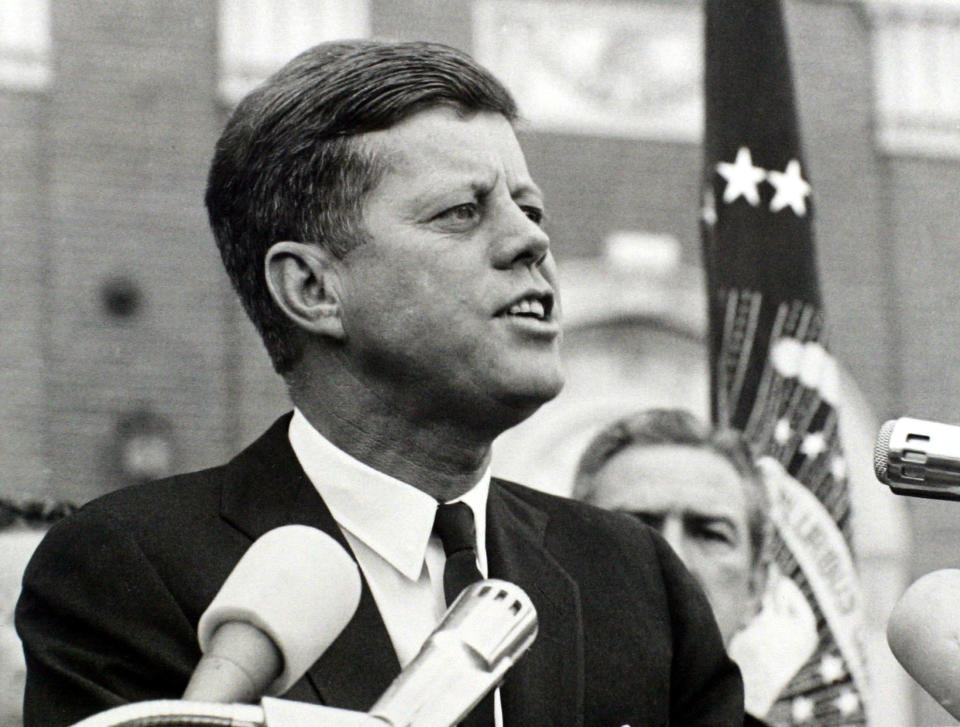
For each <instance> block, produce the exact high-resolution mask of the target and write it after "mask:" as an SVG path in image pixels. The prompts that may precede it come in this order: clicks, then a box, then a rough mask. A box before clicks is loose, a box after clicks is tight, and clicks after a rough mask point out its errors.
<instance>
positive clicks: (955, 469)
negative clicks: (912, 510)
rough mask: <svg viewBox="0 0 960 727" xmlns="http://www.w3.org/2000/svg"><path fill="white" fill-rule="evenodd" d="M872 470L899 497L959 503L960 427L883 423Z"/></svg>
mask: <svg viewBox="0 0 960 727" xmlns="http://www.w3.org/2000/svg"><path fill="white" fill-rule="evenodd" d="M873 469H874V473H875V474H876V476H877V479H878V480H880V482H882V483H884V484H886V485H889V486H890V489H891V490H893V491H894V492H896V493H897V494H898V495H911V496H915V497H931V498H936V499H941V500H960V427H958V426H954V425H951V424H941V423H939V422H931V421H926V420H924V419H912V418H910V417H901V418H900V419H893V420H891V421H888V422H886V423H884V425H883V426H882V427H881V428H880V432H879V434H878V435H877V443H876V446H875V447H874V457H873Z"/></svg>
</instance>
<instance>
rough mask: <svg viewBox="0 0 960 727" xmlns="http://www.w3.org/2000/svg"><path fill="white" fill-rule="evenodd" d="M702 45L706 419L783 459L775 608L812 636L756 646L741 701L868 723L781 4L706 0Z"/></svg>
mask: <svg viewBox="0 0 960 727" xmlns="http://www.w3.org/2000/svg"><path fill="white" fill-rule="evenodd" d="M705 48H706V64H705V95H706V129H705V137H704V187H703V206H702V209H701V220H702V224H701V230H702V235H703V254H704V264H705V269H706V274H707V287H708V301H709V303H708V305H709V346H710V376H711V386H710V390H711V414H712V418H713V420H714V423H715V424H718V425H724V426H730V427H733V428H736V429H738V430H741V431H742V432H744V433H745V435H746V437H747V438H748V439H749V440H750V441H751V442H752V444H753V445H754V447H755V448H756V450H757V452H758V453H759V454H760V455H764V456H765V458H766V459H767V460H768V462H769V461H771V460H775V461H776V462H777V463H779V465H778V466H777V469H776V471H777V472H778V473H779V476H769V477H768V488H769V491H770V497H771V519H772V521H773V525H774V535H773V543H772V547H771V551H770V554H771V558H772V562H773V563H774V566H775V569H776V572H777V573H779V574H780V576H782V579H780V580H781V581H783V582H781V585H782V586H783V588H781V594H786V595H782V596H781V605H782V600H783V598H787V599H788V600H789V598H794V599H795V600H794V602H795V603H800V604H802V606H803V609H801V610H804V613H806V614H807V617H805V619H804V618H801V619H800V620H799V621H798V623H805V624H807V625H806V626H805V627H804V629H806V630H808V631H809V638H805V637H804V636H803V634H801V633H798V632H797V630H794V632H791V633H786V632H785V631H784V629H783V628H781V632H780V633H779V634H778V633H776V631H775V630H774V631H769V632H768V633H767V634H766V635H765V636H764V638H766V639H767V642H766V644H765V645H764V646H765V648H766V650H767V651H768V653H771V654H777V655H778V658H777V659H776V661H775V662H774V661H773V660H771V666H770V668H769V669H766V670H764V671H763V673H759V674H758V673H753V674H751V664H749V663H743V664H741V668H742V669H743V671H744V679H745V684H746V687H747V704H748V707H750V706H751V692H753V693H757V692H762V691H763V688H764V687H765V688H766V690H767V692H769V695H768V696H767V697H762V696H761V697H760V698H759V699H754V700H753V702H754V706H755V707H756V706H757V704H760V708H761V709H762V710H763V714H758V715H757V716H760V717H764V718H765V719H766V720H767V721H768V722H770V723H771V724H774V725H804V726H812V727H827V726H830V727H834V726H839V725H864V724H867V716H866V711H865V705H864V694H865V690H866V677H865V673H864V671H865V670H864V665H863V659H862V655H861V649H860V643H859V639H860V634H859V629H860V613H861V607H862V602H861V596H860V591H859V588H858V586H857V579H856V572H855V569H854V564H853V558H852V554H851V530H850V498H849V492H848V488H847V480H846V467H845V461H844V459H843V452H842V449H841V444H840V438H839V431H838V416H837V403H838V401H837V400H838V389H839V383H838V373H837V367H836V363H835V361H834V359H833V358H832V357H831V356H830V353H829V352H828V350H827V345H826V335H825V331H826V328H825V325H824V312H823V307H822V304H821V296H820V289H819V283H818V279H817V268H816V255H815V250H814V239H813V228H812V215H813V204H812V192H813V189H812V186H811V183H810V180H809V178H808V170H807V168H806V166H805V164H804V160H803V155H802V154H801V146H800V133H799V129H798V121H797V114H796V110H795V107H794V93H793V82H792V77H791V69H790V59H789V52H788V45H787V39H786V34H785V29H784V22H783V13H782V9H781V7H780V4H779V2H778V0H706V44H705ZM767 471H768V472H772V471H773V470H771V469H770V468H768V470H767ZM774 581H775V582H778V581H777V579H774ZM784 582H785V583H784ZM787 586H789V587H787ZM790 594H794V595H793V596H791V595H790ZM769 600H770V599H768V601H769ZM773 600H776V599H773ZM766 602H767V601H765V603H766ZM787 610H792V611H794V612H796V611H797V609H795V608H792V609H787ZM801 630H802V629H801ZM763 651H764V649H763V648H761V649H759V652H758V653H763ZM791 659H793V661H792V662H791ZM787 667H789V668H787ZM785 669H786V673H783V672H784V670H785ZM778 671H779V672H780V673H778ZM757 685H759V687H760V688H755V689H752V688H751V687H757Z"/></svg>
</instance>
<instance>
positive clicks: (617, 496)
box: [593, 444, 760, 643]
mask: <svg viewBox="0 0 960 727" xmlns="http://www.w3.org/2000/svg"><path fill="white" fill-rule="evenodd" d="M594 487H595V489H594V496H593V503H594V504H596V505H599V506H600V507H604V508H607V509H611V510H622V511H624V512H628V513H630V514H632V515H635V516H636V517H638V518H640V519H641V520H643V521H644V522H646V523H647V524H648V525H650V526H652V527H653V528H655V529H656V530H658V531H660V533H661V534H662V535H663V536H664V538H665V539H666V541H667V542H668V543H670V545H671V546H672V547H673V549H674V550H675V551H676V553H677V555H679V556H680V559H681V560H682V561H683V563H684V565H686V566H687V568H688V569H689V570H690V572H691V573H692V574H693V576H694V577H695V578H696V579H697V581H699V582H700V585H701V586H702V587H703V589H704V591H706V594H707V598H708V600H709V601H710V605H711V606H712V607H713V612H714V615H715V616H716V618H717V623H718V624H719V626H720V633H721V635H722V636H723V640H724V643H729V641H730V639H731V638H732V637H733V635H734V634H735V633H736V632H737V631H738V630H739V629H740V628H742V627H743V626H744V625H745V623H746V621H747V620H748V619H749V618H750V617H752V616H753V614H754V613H755V610H756V607H757V604H758V599H759V597H760V594H759V593H757V584H758V582H759V579H758V578H757V577H756V576H757V574H755V573H754V572H753V568H754V563H753V559H752V556H751V553H752V550H751V543H750V535H749V527H748V522H747V501H746V495H745V493H744V489H743V488H744V484H743V482H742V481H741V477H740V475H739V473H738V472H737V471H736V470H735V469H734V468H733V466H732V465H731V464H730V463H729V462H728V461H727V460H726V459H724V458H723V457H721V456H719V455H718V454H716V453H714V452H711V451H709V450H706V449H703V448H700V447H691V446H683V445H667V444H665V445H650V446H635V447H628V448H627V449H625V450H624V451H622V452H620V453H619V454H617V455H616V456H614V457H613V458H612V459H611V460H610V461H609V462H608V463H607V464H606V465H605V466H604V468H603V469H602V470H600V472H598V473H597V475H596V478H595V481H594Z"/></svg>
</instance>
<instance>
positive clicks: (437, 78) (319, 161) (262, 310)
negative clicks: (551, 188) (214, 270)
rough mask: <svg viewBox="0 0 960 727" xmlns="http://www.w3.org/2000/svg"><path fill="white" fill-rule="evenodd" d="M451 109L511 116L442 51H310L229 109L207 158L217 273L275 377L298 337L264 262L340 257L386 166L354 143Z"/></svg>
mask: <svg viewBox="0 0 960 727" xmlns="http://www.w3.org/2000/svg"><path fill="white" fill-rule="evenodd" d="M440 106H446V107H450V108H452V109H454V110H456V111H457V112H458V113H460V114H462V115H463V116H465V117H466V116H469V115H471V114H473V113H477V112H481V111H489V112H495V113H499V114H501V115H503V116H504V117H505V118H507V119H508V120H509V121H510V122H514V121H515V120H516V118H517V107H516V104H515V103H514V100H513V98H512V97H511V96H510V94H509V92H507V90H506V89H505V88H504V87H503V85H502V84H500V82H499V81H497V80H496V79H495V78H494V77H493V76H492V75H491V74H490V73H489V72H488V71H487V70H485V69H484V68H482V67H481V66H479V65H478V64H477V63H476V62H475V61H474V60H473V59H472V58H470V56H468V55H467V54H465V53H462V52H461V51H458V50H456V49H454V48H451V47H449V46H445V45H441V44H438V43H424V42H397V43H384V42H376V41H369V40H353V41H341V42H333V43H324V44H321V45H318V46H315V47H313V48H311V49H309V50H307V51H305V52H303V53H301V54H300V55H299V56H297V57H296V58H294V59H293V60H292V61H290V62H289V63H288V64H287V65H286V66H284V67H283V68H282V69H280V70H279V71H278V72H277V73H275V74H274V75H273V76H271V77H270V78H269V79H268V80H267V81H266V82H265V83H264V84H263V85H261V86H260V87H259V88H257V89H255V90H254V91H252V92H251V93H250V94H249V95H248V96H247V97H246V98H244V99H243V100H242V101H241V102H240V104H239V105H238V106H237V108H236V109H235V110H234V112H233V114H232V116H231V118H230V120H229V121H228V122H227V125H226V128H225V129H224V131H223V134H222V135H221V137H220V139H219V141H218V143H217V146H216V151H215V153H214V157H213V162H212V164H211V167H210V173H209V177H208V180H207V193H206V205H207V212H208V215H209V218H210V225H211V227H212V229H213V233H214V236H215V238H216V241H217V246H218V247H219V249H220V255H221V257H222V258H223V263H224V266H225V267H226V269H227V273H228V275H229V276H230V279H231V281H232V283H233V286H234V288H235V289H236V290H237V292H238V293H239V295H240V299H241V301H242V303H243V306H244V308H245V309H246V311H247V314H248V315H249V316H250V318H251V320H252V321H253V323H254V325H255V326H256V327H257V329H258V331H259V332H260V335H261V337H262V338H263V342H264V345H265V346H266V348H267V351H268V353H269V354H270V358H271V360H272V361H273V366H274V368H275V369H276V370H277V372H278V373H280V374H283V373H286V372H288V371H289V370H290V369H291V367H292V366H293V365H294V364H295V363H296V361H297V360H298V359H299V357H300V346H299V343H298V337H297V336H296V335H295V334H294V329H293V326H292V324H291V323H290V322H289V321H288V320H287V319H286V317H285V316H284V315H283V314H282V312H281V311H280V309H279V308H278V307H277V306H276V304H275V303H274V302H273V300H272V299H271V297H270V294H269V291H268V289H267V285H266V280H265V272H264V261H265V257H266V252H267V250H268V249H269V248H270V246H271V245H272V244H273V243H275V242H279V241H282V240H291V241H296V242H313V243H316V244H318V245H323V246H324V247H325V248H327V249H328V250H329V251H330V252H332V253H333V254H334V255H337V256H342V255H344V254H345V253H346V252H347V251H349V250H350V249H351V248H352V247H354V246H355V245H357V244H359V243H360V242H362V241H363V240H364V239H365V237H366V233H365V231H364V229H363V226H362V213H363V203H364V200H365V197H366V195H367V193H368V192H369V191H370V190H371V189H373V188H374V187H375V186H376V185H377V184H378V182H379V181H380V178H381V176H382V174H383V171H384V169H385V164H386V161H385V160H383V159H380V158H378V157H377V155H376V154H374V153H373V152H372V151H371V150H370V149H369V148H366V147H365V146H364V145H363V144H362V143H361V142H360V141H359V140H358V139H357V138H356V137H357V135H358V134H363V133H366V132H371V131H380V130H383V129H387V128H390V127H392V126H394V125H396V124H397V123H399V122H401V121H403V120H404V119H406V118H408V117H409V116H411V115H413V114H415V113H417V112H419V111H424V110H427V109H430V108H435V107H440Z"/></svg>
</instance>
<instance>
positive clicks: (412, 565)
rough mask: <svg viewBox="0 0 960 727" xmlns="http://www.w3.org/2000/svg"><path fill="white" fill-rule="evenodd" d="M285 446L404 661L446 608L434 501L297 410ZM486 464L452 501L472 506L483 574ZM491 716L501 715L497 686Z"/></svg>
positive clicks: (417, 648)
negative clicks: (346, 546)
mask: <svg viewBox="0 0 960 727" xmlns="http://www.w3.org/2000/svg"><path fill="white" fill-rule="evenodd" d="M289 437H290V445H291V446H292V447H293V451H294V453H295V454H296V456H297V459H298V460H299V462H300V466H301V467H303V471H304V472H305V473H306V475H307V477H308V478H309V479H310V481H311V482H312V483H313V486H314V487H316V488H317V492H319V493H320V496H321V497H322V498H323V501H324V502H325V503H326V505H327V507H328V508H329V509H330V513H331V514H332V515H333V519H334V520H336V522H337V525H339V526H340V530H341V531H342V532H343V535H344V537H345V538H346V540H347V543H349V545H350V548H351V549H352V550H353V554H354V556H355V557H356V559H357V563H358V564H359V566H360V570H361V571H363V575H364V578H365V579H366V581H367V585H369V587H370V592H371V594H372V595H373V600H374V601H375V602H376V604H377V609H378V610H379V611H380V616H381V617H382V618H383V623H384V625H385V626H386V628H387V634H388V635H389V636H390V641H391V643H392V644H393V648H394V651H395V652H396V654H397V659H398V661H399V662H400V665H401V667H403V666H406V665H407V664H408V663H409V662H410V661H411V660H412V659H413V657H415V656H416V655H417V653H418V652H419V651H420V647H421V646H422V645H423V642H424V641H425V640H426V638H427V637H428V636H429V635H430V633H431V632H432V631H433V629H434V628H435V627H436V625H437V624H438V623H439V621H440V618H441V617H442V616H443V614H444V612H445V611H446V599H445V597H444V593H443V567H444V563H445V562H446V556H445V555H444V553H443V546H442V544H441V543H440V539H439V538H438V537H437V536H435V535H432V531H433V520H434V517H435V515H436V510H437V501H436V500H434V499H433V498H432V497H430V495H427V494H426V493H425V492H423V491H421V490H419V489H417V488H416V487H413V486H412V485H408V484H407V483H405V482H402V481H401V480H398V479H396V478H394V477H391V476H390V475H386V474H384V473H383V472H380V471H378V470H375V469H373V468H372V467H370V466H368V465H366V464H364V463H363V462H361V461H359V460H357V459H354V458H353V457H351V456H350V455H349V454H347V453H346V452H344V451H343V450H342V449H340V448H339V447H337V446H336V445H334V444H333V443H332V442H330V441H329V440H328V439H326V438H325V437H324V436H323V435H321V434H320V433H319V432H318V431H317V430H316V429H315V428H314V427H313V425H312V424H310V422H309V421H307V418H306V417H305V416H304V415H303V414H302V413H301V412H300V410H299V409H295V410H294V413H293V418H292V419H291V420H290V430H289ZM489 489H490V470H489V469H487V471H486V472H484V474H483V475H482V476H481V478H480V480H479V482H477V484H476V485H475V486H474V487H473V488H471V489H470V491H469V492H467V493H466V494H464V495H463V496H461V497H458V498H457V500H456V501H462V502H465V503H466V504H467V505H469V506H470V509H471V510H472V511H473V517H474V522H475V523H476V529H477V561H478V562H477V567H478V568H479V569H480V573H481V574H483V576H484V577H486V576H487V574H488V571H487V551H486V547H485V543H486V531H487V493H488V492H489ZM494 701H495V709H494V716H495V719H496V724H497V725H498V727H500V726H501V725H502V724H503V718H502V713H501V708H500V694H499V690H497V693H496V694H495V700H494Z"/></svg>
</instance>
